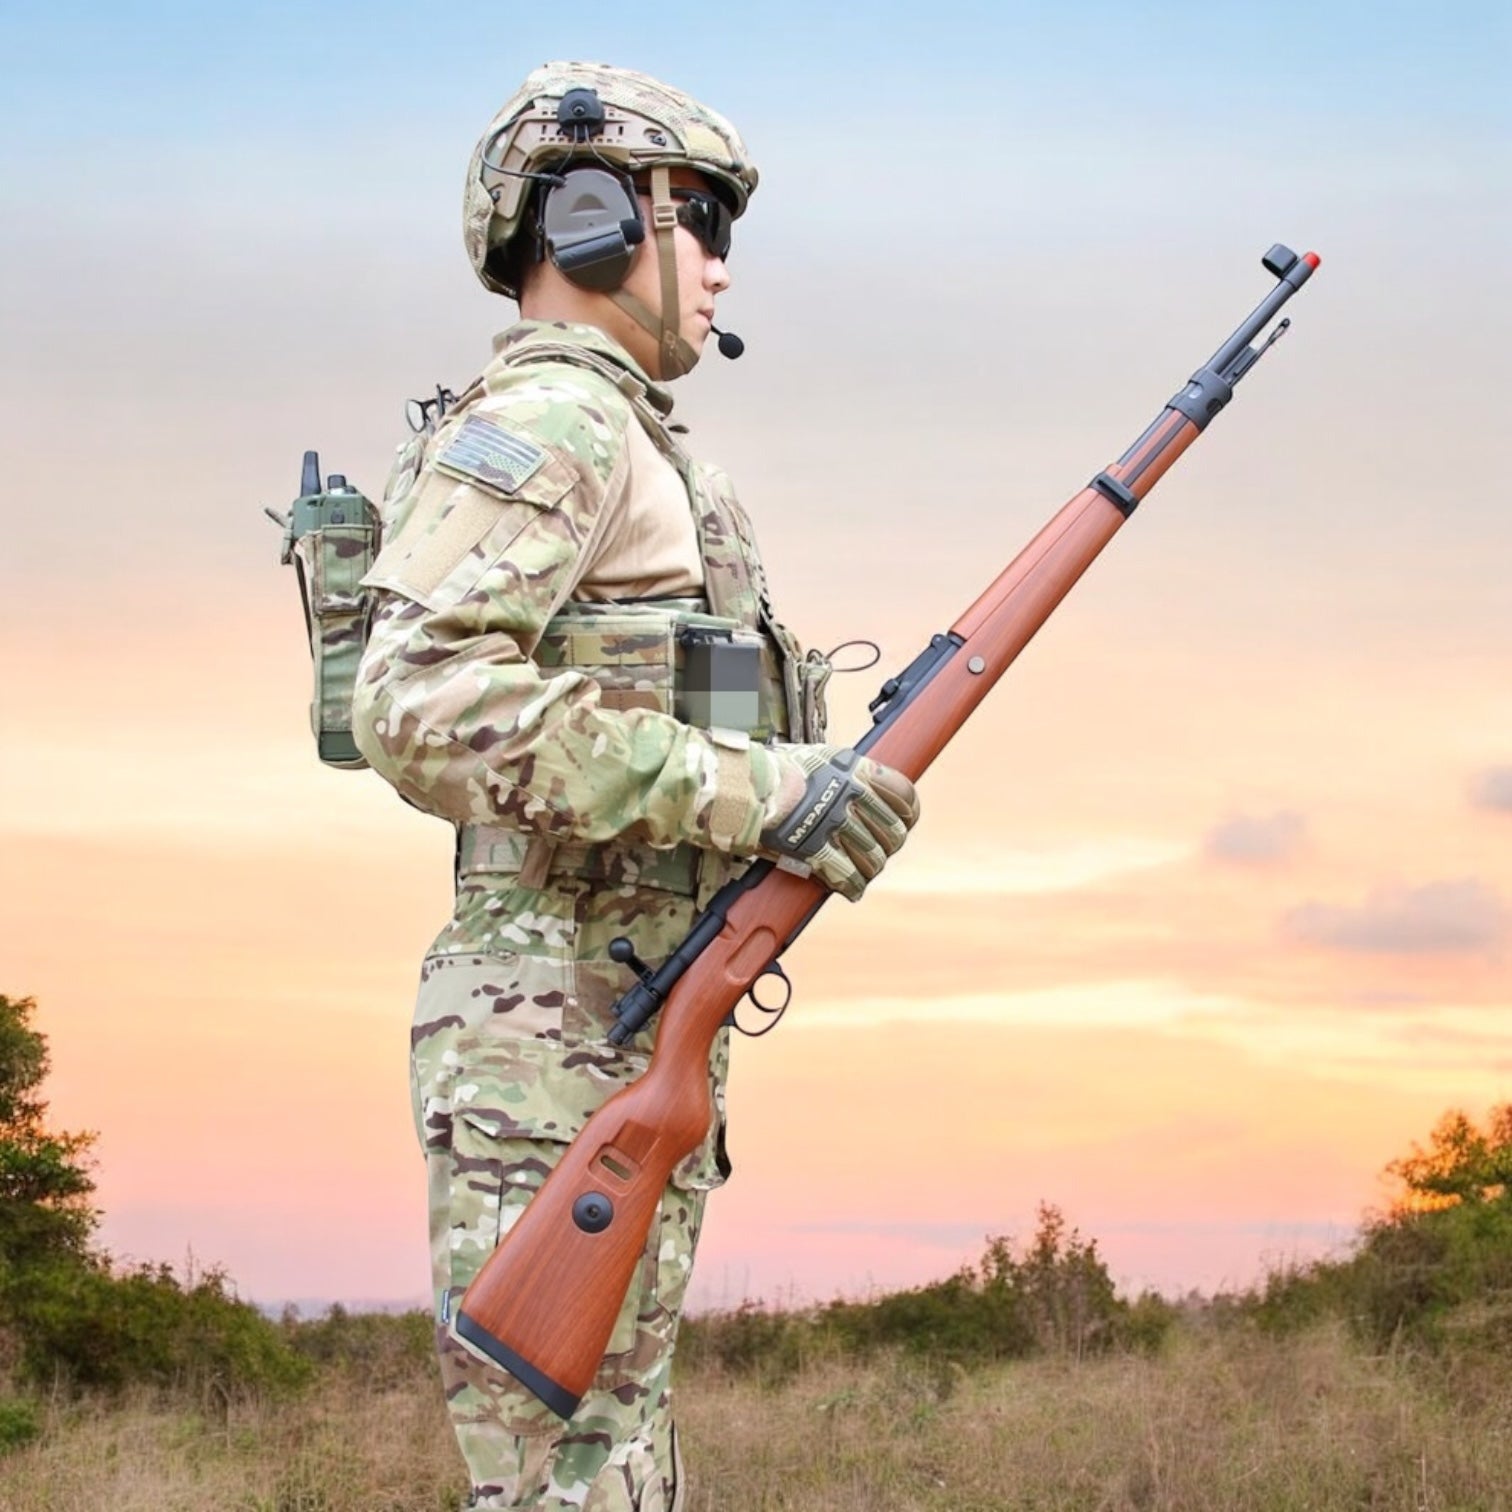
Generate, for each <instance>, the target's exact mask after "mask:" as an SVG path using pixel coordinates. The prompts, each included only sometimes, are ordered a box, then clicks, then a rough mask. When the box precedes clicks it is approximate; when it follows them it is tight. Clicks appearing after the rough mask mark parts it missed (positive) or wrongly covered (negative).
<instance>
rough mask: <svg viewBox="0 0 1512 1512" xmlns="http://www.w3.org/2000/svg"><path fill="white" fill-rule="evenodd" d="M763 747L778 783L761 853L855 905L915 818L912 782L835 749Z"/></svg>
mask: <svg viewBox="0 0 1512 1512" xmlns="http://www.w3.org/2000/svg"><path fill="white" fill-rule="evenodd" d="M765 749H766V753H767V754H768V755H769V756H770V757H771V758H772V759H773V760H774V761H775V763H776V764H777V766H778V768H779V774H780V780H779V781H778V782H776V783H774V784H773V785H772V789H771V796H770V797H769V798H768V799H767V804H766V806H767V824H766V828H765V829H763V831H762V833H761V848H762V850H763V851H764V852H765V853H766V854H767V855H769V856H773V857H775V858H777V859H778V860H779V861H781V862H784V863H786V864H788V865H790V866H793V869H795V870H796V869H799V868H800V867H801V868H804V869H807V870H809V871H811V872H812V873H813V874H814V876H816V877H818V879H819V880H820V881H821V882H823V883H824V885H825V886H826V887H830V888H833V889H834V890H835V891H836V892H838V893H843V894H844V895H845V896H846V897H847V898H849V899H850V900H851V901H852V902H855V900H856V899H857V898H859V897H860V896H861V894H862V893H863V892H864V891H865V890H866V884H867V883H868V882H870V881H871V879H872V878H873V877H875V876H876V875H877V873H878V872H880V871H881V870H882V867H883V864H884V863H885V862H886V860H887V858H888V857H889V856H891V855H892V854H894V852H896V851H897V850H899V849H900V848H901V847H902V844H903V842H904V841H905V840H906V839H907V838H908V831H909V830H910V829H911V828H912V827H913V823H914V821H915V820H916V819H917V818H918V817H919V798H918V794H917V793H916V792H915V791H914V785H913V783H911V782H910V781H909V780H908V778H906V777H905V776H904V775H903V774H902V772H897V771H894V770H893V768H892V767H888V766H883V765H882V763H881V762H879V761H872V760H871V759H870V758H868V757H866V756H858V755H857V754H856V752H855V751H853V750H850V749H848V748H843V747H840V746H829V745H773V746H768V747H766V748H765ZM795 863H796V865H795Z"/></svg>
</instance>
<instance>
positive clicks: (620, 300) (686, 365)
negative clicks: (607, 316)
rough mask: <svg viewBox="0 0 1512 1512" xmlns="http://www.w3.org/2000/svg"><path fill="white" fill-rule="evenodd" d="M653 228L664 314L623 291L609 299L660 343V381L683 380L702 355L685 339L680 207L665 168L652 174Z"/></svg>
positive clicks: (658, 362) (617, 290) (615, 293)
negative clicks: (681, 310) (680, 299)
mask: <svg viewBox="0 0 1512 1512" xmlns="http://www.w3.org/2000/svg"><path fill="white" fill-rule="evenodd" d="M651 225H652V227H653V228H654V230H655V232H656V261H657V266H658V268H659V269H660V271H661V313H660V314H656V313H654V312H653V311H652V310H650V309H648V308H647V307H646V305H645V303H644V301H642V300H639V299H637V298H636V297H635V295H633V294H627V293H626V292H625V291H624V290H623V289H616V290H615V291H614V292H613V293H612V294H611V295H610V296H609V297H610V299H612V300H613V301H614V302H615V304H617V305H618V306H619V307H620V309H622V310H623V311H624V312H625V313H626V314H627V315H628V316H629V317H630V318H631V320H633V321H634V322H635V323H636V325H638V326H639V327H640V328H641V330H643V331H645V332H646V334H647V335H648V336H651V337H653V338H654V339H655V341H656V356H657V364H658V367H659V368H660V371H659V372H658V373H657V375H656V376H657V377H658V378H662V379H666V378H681V377H682V375H683V374H684V373H688V372H691V371H692V370H693V366H694V364H695V363H697V361H698V353H697V352H696V351H695V350H694V349H693V348H692V347H691V346H690V345H689V344H688V343H687V342H686V341H684V340H683V338H682V318H681V315H680V313H679V310H678V299H677V245H676V243H675V241H674V240H673V238H674V236H675V235H676V232H677V205H676V202H675V201H674V200H673V198H672V175H671V173H670V172H669V171H668V169H667V167H666V165H665V164H659V165H658V166H657V167H655V168H653V169H652V170H651Z"/></svg>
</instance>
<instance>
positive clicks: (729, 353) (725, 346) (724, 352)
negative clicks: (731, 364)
mask: <svg viewBox="0 0 1512 1512" xmlns="http://www.w3.org/2000/svg"><path fill="white" fill-rule="evenodd" d="M709 329H710V330H711V331H713V333H714V334H715V335H716V336H717V337H719V355H720V356H721V357H729V358H731V359H732V360H733V359H734V358H736V357H738V356H740V354H741V353H742V352H743V351H745V342H743V341H742V340H741V339H740V337H738V336H737V335H736V334H735V333H734V331H721V330H720V329H719V327H718V326H717V325H711V326H710V327H709Z"/></svg>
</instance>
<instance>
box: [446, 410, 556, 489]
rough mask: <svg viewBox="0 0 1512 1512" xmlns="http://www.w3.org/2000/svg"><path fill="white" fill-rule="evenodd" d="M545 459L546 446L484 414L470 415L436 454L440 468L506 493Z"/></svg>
mask: <svg viewBox="0 0 1512 1512" xmlns="http://www.w3.org/2000/svg"><path fill="white" fill-rule="evenodd" d="M545 460H546V451H545V449H544V448H543V447H540V446H537V445H536V444H535V442H534V441H528V440H526V438H525V437H524V436H517V435H515V434H514V433H513V432H512V431H507V430H505V429H504V427H503V426H502V425H495V424H494V422H493V421H492V420H485V419H483V417H482V416H481V415H469V416H468V417H467V419H465V420H464V421H463V422H462V424H461V426H460V427H459V428H458V430H457V434H456V435H455V436H453V437H452V438H451V440H450V441H448V442H447V443H446V445H445V446H444V447H442V449H441V450H440V451H439V452H438V453H437V454H436V465H437V466H438V467H442V468H445V470H446V471H447V472H450V473H456V474H458V475H460V476H461V477H464V478H473V479H476V481H477V482H479V483H481V484H483V485H484V486H485V487H486V488H492V489H496V490H497V491H498V492H500V493H507V494H512V493H514V492H515V490H516V489H518V488H519V486H520V485H521V484H522V483H523V482H524V481H525V480H526V479H527V478H528V477H530V475H531V474H532V473H533V472H535V471H536V469H537V468H539V467H540V466H541V464H542V463H543V462H545Z"/></svg>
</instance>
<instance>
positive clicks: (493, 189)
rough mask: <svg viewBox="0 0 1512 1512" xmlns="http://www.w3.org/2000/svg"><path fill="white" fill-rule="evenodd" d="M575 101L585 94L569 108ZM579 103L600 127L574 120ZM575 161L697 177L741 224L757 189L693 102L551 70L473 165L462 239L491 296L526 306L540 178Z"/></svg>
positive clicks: (521, 97) (592, 71)
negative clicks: (521, 269)
mask: <svg viewBox="0 0 1512 1512" xmlns="http://www.w3.org/2000/svg"><path fill="white" fill-rule="evenodd" d="M573 91H584V92H585V93H584V94H583V95H581V96H576V97H574V98H573V99H572V100H571V101H570V102H569V103H568V104H567V105H566V107H565V108H564V101H568V97H569V96H572V95H573ZM593 97H596V100H597V105H595V102H594V99H593ZM579 101H582V102H583V104H584V105H586V108H587V110H588V112H590V114H589V117H588V119H589V121H591V122H592V123H593V124H592V126H591V127H590V125H589V124H587V123H585V124H582V125H579V124H577V123H576V122H575V120H574V111H575V108H578V107H579ZM598 107H601V113H602V124H601V126H599V125H598V124H597V122H598V116H599V114H600V111H599V109H598ZM574 161H588V162H595V161H596V162H599V163H607V164H610V165H612V166H613V167H614V168H616V169H618V170H619V171H621V172H623V173H627V174H632V175H633V174H636V173H639V172H641V171H642V170H643V169H649V168H655V167H658V166H664V167H669V168H670V167H676V166H679V165H681V166H683V167H688V168H696V169H697V170H698V171H699V172H700V173H702V174H704V175H706V176H707V177H708V179H709V180H710V181H711V183H712V185H713V186H714V188H715V190H716V191H717V192H718V193H719V194H720V196H721V198H723V199H725V200H726V201H727V202H728V204H729V208H730V211H731V213H732V214H733V215H736V216H739V215H741V214H742V213H743V212H744V210H745V207H746V202H747V201H748V200H749V199H750V197H751V195H752V194H753V193H754V192H755V189H756V178H757V174H756V169H755V167H754V166H753V164H752V163H751V162H750V160H749V159H748V158H747V156H746V150H745V144H744V143H743V142H742V141H741V139H740V134H739V133H738V132H737V131H736V130H735V128H734V127H733V126H732V125H731V124H730V123H729V122H728V121H727V120H725V118H724V117H723V116H722V115H720V114H719V113H718V112H717V111H713V110H710V109H709V107H708V106H707V105H701V104H699V102H698V101H697V100H695V99H693V98H692V97H691V96H690V95H686V94H683V93H682V91H681V90H677V89H673V88H671V87H670V86H669V85H666V84H662V83H660V82H659V81H658V80H656V79H653V78H651V77H649V76H648V75H646V74H642V73H635V72H634V71H632V70H631V69H628V68H614V67H611V66H610V65H609V64H607V63H545V64H542V66H541V67H540V68H537V69H535V70H534V71H533V72H532V73H531V74H530V76H529V77H528V78H527V79H526V80H525V82H524V83H523V84H522V85H521V86H520V88H519V90H518V92H517V93H516V94H515V95H514V97H513V98H512V99H510V101H509V102H508V103H507V104H506V105H505V106H504V107H503V109H501V110H500V111H499V113H498V114H497V115H496V116H495V117H494V118H493V120H492V121H491V122H490V123H489V126H488V130H487V131H486V132H484V134H483V138H482V140H481V141H480V142H479V143H478V145H477V147H476V148H475V149H474V151H473V156H472V162H471V163H470V164H469V165H468V169H467V187H466V189H465V191H464V194H463V201H462V237H463V241H464V242H465V243H466V246H467V255H468V257H469V258H470V259H471V261H472V265H473V269H474V271H475V272H476V273H477V275H478V277H479V279H480V280H481V281H482V283H483V285H484V287H485V288H489V289H492V290H493V291H494V292H495V293H498V294H507V295H508V296H509V297H510V298H512V299H517V298H518V297H519V289H518V287H517V286H516V285H517V282H518V279H517V277H516V276H515V275H514V272H513V270H514V269H515V268H517V267H518V265H519V259H518V257H517V256H516V255H514V254H515V252H517V250H518V249H517V248H516V247H515V243H516V242H517V240H518V238H519V237H521V236H522V235H524V234H527V233H533V226H532V225H529V224H528V222H529V221H530V216H529V213H528V212H529V210H530V207H531V203H532V191H533V190H534V189H535V187H536V185H537V183H538V180H537V179H535V178H533V177H532V175H535V174H544V173H553V172H556V171H557V170H559V169H560V168H562V167H564V166H565V165H567V164H568V163H571V162H574Z"/></svg>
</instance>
